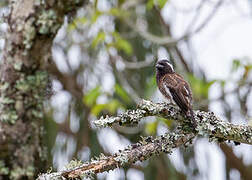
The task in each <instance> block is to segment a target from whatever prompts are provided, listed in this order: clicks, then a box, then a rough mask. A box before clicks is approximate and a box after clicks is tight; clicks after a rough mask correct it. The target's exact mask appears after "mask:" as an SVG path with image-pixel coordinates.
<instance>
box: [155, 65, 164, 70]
mask: <svg viewBox="0 0 252 180" xmlns="http://www.w3.org/2000/svg"><path fill="white" fill-rule="evenodd" d="M163 67H164V66H163V65H161V64H157V65H156V68H157V69H162V68H163Z"/></svg>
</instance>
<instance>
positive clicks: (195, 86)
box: [188, 74, 216, 99]
mask: <svg viewBox="0 0 252 180" xmlns="http://www.w3.org/2000/svg"><path fill="white" fill-rule="evenodd" d="M188 78H189V81H190V84H191V88H192V91H193V95H194V98H195V99H201V98H203V99H207V98H208V91H209V88H210V87H211V85H212V84H213V83H214V82H216V81H215V80H213V81H209V82H207V81H204V80H202V79H200V78H197V77H195V76H194V75H192V74H189V75H188Z"/></svg>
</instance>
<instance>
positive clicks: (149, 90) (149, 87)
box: [144, 75, 157, 98]
mask: <svg viewBox="0 0 252 180" xmlns="http://www.w3.org/2000/svg"><path fill="white" fill-rule="evenodd" d="M156 89H157V83H156V75H153V76H152V77H150V78H148V79H147V83H146V88H145V91H144V94H145V95H144V96H145V97H146V98H149V97H150V96H151V95H152V94H153V93H154V92H155V90H156Z"/></svg>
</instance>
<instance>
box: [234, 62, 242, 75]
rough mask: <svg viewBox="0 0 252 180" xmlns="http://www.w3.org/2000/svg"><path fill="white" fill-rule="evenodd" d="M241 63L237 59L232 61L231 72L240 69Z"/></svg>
mask: <svg viewBox="0 0 252 180" xmlns="http://www.w3.org/2000/svg"><path fill="white" fill-rule="evenodd" d="M241 65H242V64H241V61H240V60H239V59H234V60H233V64H232V72H234V71H237V69H238V68H239V67H241Z"/></svg>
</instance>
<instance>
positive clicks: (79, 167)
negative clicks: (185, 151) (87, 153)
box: [38, 131, 195, 180]
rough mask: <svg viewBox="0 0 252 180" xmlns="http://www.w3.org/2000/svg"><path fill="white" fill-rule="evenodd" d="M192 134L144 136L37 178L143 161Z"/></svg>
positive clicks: (87, 173) (77, 174) (184, 141)
mask: <svg viewBox="0 0 252 180" xmlns="http://www.w3.org/2000/svg"><path fill="white" fill-rule="evenodd" d="M194 136H195V135H194V134H193V133H189V134H187V133H184V132H182V131H180V133H167V134H165V135H163V136H159V137H157V138H155V139H154V138H152V137H146V138H143V139H142V141H140V142H139V143H137V144H133V145H131V146H128V147H127V148H125V149H124V150H121V151H119V152H118V153H116V154H114V155H112V156H104V155H101V156H100V157H98V158H96V159H93V160H91V162H89V163H84V164H82V163H78V162H77V163H76V161H73V162H72V163H70V168H69V169H68V170H65V171H62V172H57V173H47V174H42V175H41V176H39V177H38V179H39V180H45V179H64V178H67V179H71V178H88V177H92V175H93V174H96V173H101V172H104V171H109V170H113V169H115V168H118V167H124V166H126V165H129V164H133V163H135V162H136V161H144V160H146V159H149V158H150V157H151V156H152V155H158V154H160V153H162V152H164V153H172V149H173V148H176V147H179V146H182V145H187V143H191V140H192V139H193V138H194Z"/></svg>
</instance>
